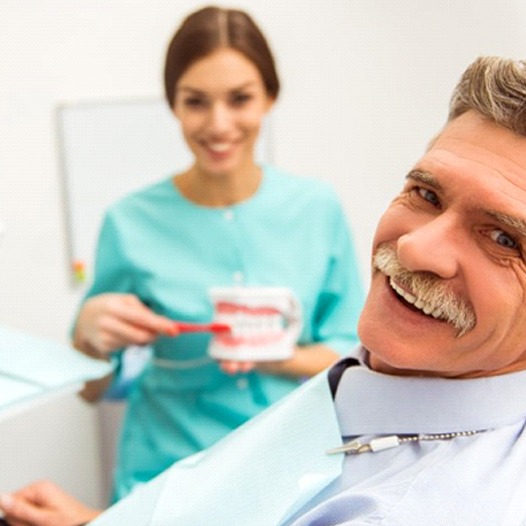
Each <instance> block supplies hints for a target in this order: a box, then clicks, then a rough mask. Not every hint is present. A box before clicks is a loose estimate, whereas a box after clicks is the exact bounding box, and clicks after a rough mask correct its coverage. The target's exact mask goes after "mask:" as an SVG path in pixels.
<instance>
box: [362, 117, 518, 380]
mask: <svg viewBox="0 0 526 526" xmlns="http://www.w3.org/2000/svg"><path fill="white" fill-rule="evenodd" d="M378 254H381V255H382V257H381V258H377V265H374V264H373V275H372V280H371V289H370V292H369V295H368V297H367V301H366V304H365V308H364V310H363V313H362V316H361V319H360V323H359V334H360V338H361V340H362V342H363V344H364V346H365V347H366V348H367V349H368V350H369V351H370V353H371V354H370V364H371V366H372V367H373V369H375V370H378V371H384V372H389V373H394V374H430V375H438V376H446V377H473V376H488V375H494V374H502V373H505V372H510V371H514V370H520V369H526V301H525V298H526V138H524V137H519V136H517V135H515V134H514V133H512V132H511V131H509V130H507V129H505V128H502V127H500V126H497V125H496V124H493V123H490V122H489V121H486V120H484V119H483V118H482V117H481V116H479V115H478V114H476V113H474V112H468V113H465V114H464V115H462V116H460V117H459V118H457V119H455V120H454V121H453V122H451V123H449V124H448V125H447V127H446V128H445V129H444V130H443V132H442V133H441V134H440V136H439V137H438V139H437V140H436V141H435V142H434V144H433V145H432V146H431V147H430V149H429V150H428V151H427V153H426V154H425V155H424V156H423V158H422V159H421V160H420V161H419V162H418V163H417V164H416V166H415V167H414V168H413V169H412V170H411V172H410V173H409V175H408V176H407V180H406V184H405V187H404V189H403V190H402V192H401V194H400V195H399V196H398V197H397V198H396V199H395V200H394V201H393V202H392V203H391V205H390V206H389V208H388V209H387V211H386V212H385V214H384V215H383V216H382V218H381V220H380V223H379V225H378V228H377V231H376V235H375V238H374V242H373V260H374V259H375V255H378ZM378 266H379V267H380V268H381V269H382V270H379V268H378ZM404 298H405V299H404ZM445 305H447V306H448V309H449V310H448V311H446V310H445V308H444V306H445ZM424 311H425V312H428V314H426V313H425V312H424Z"/></svg>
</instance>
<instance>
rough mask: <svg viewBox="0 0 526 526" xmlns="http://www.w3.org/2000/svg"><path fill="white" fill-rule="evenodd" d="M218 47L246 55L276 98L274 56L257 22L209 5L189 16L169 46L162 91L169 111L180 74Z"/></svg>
mask: <svg viewBox="0 0 526 526" xmlns="http://www.w3.org/2000/svg"><path fill="white" fill-rule="evenodd" d="M220 48H231V49H235V50H237V51H239V52H240V53H242V54H243V55H245V56H246V57H247V58H248V59H249V60H250V61H251V62H252V63H253V64H254V65H255V66H256V67H257V69H258V71H259V72H260V74H261V77H262V79H263V83H264V85H265V88H266V91H267V94H268V95H269V96H270V97H271V98H273V99H276V98H277V96H278V93H279V87H280V86H279V79H278V75H277V71H276V65H275V62H274V57H273V56H272V52H271V50H270V48H269V45H268V43H267V40H266V39H265V37H264V35H263V33H262V32H261V30H260V29H259V28H258V26H257V25H256V23H255V22H254V21H253V20H252V18H251V17H250V16H249V15H248V14H247V13H245V12H243V11H239V10H236V9H223V8H220V7H215V6H208V7H204V8H202V9H200V10H198V11H195V12H194V13H192V14H191V15H189V16H188V17H187V18H186V19H185V20H184V21H183V23H182V24H181V26H180V27H179V29H178V30H177V31H176V33H175V35H174V36H173V38H172V40H171V42H170V43H169V45H168V51H167V53H166V61H165V67H164V89H165V96H166V99H167V101H168V104H169V105H170V107H171V108H173V106H174V102H175V91H176V87H177V82H178V81H179V78H180V77H181V75H183V73H184V72H185V71H186V70H187V69H188V68H189V67H190V66H191V65H192V64H193V63H194V62H195V61H197V60H199V59H201V58H204V57H206V56H207V55H209V54H210V53H212V52H213V51H215V50H217V49H220Z"/></svg>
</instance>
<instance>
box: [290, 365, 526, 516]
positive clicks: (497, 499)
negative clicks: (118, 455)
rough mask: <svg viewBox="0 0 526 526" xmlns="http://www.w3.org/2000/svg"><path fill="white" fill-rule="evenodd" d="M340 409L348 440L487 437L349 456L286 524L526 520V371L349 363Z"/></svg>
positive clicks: (338, 396) (340, 390)
mask: <svg viewBox="0 0 526 526" xmlns="http://www.w3.org/2000/svg"><path fill="white" fill-rule="evenodd" d="M335 408H336V413H337V416H338V422H339V425H340V429H341V432H342V436H343V438H344V442H347V441H349V440H351V439H354V438H356V437H359V439H360V441H361V442H364V443H367V442H369V441H370V440H373V439H375V438H378V437H380V436H387V435H418V434H440V433H454V432H465V431H477V432H478V431H480V433H477V434H474V435H471V436H460V437H455V438H452V439H449V440H430V441H418V442H409V443H404V444H400V445H399V446H398V447H394V448H391V449H386V450H383V451H379V452H365V453H360V454H355V455H347V456H346V457H345V459H344V466H343V471H342V474H341V475H340V476H339V477H338V478H337V479H336V480H335V481H333V482H332V483H331V484H330V485H329V486H328V487H327V488H325V490H323V491H322V492H321V493H319V494H318V495H317V497H316V498H315V499H314V500H312V501H310V502H309V503H308V504H307V505H306V506H304V508H303V509H302V510H300V512H298V513H296V514H295V516H294V517H293V519H292V520H289V521H286V522H285V523H284V524H286V525H287V526H289V525H291V526H315V525H316V526H336V525H339V526H343V525H353V526H359V525H366V524H367V525H371V524H377V525H384V526H387V525H388V526H395V525H396V526H398V525H400V526H402V525H403V526H411V525H414V526H423V525H425V526H455V525H458V526H470V525H473V526H485V525H488V526H497V525H498V526H516V525H517V526H518V525H526V433H524V432H523V431H524V424H525V419H526V371H522V372H519V373H513V374H506V375H501V376H495V377H490V378H479V379H469V380H454V379H444V378H428V377H401V376H400V377H397V376H390V375H384V374H380V373H376V372H374V371H371V370H370V369H368V368H367V367H365V366H355V367H349V368H348V369H346V370H345V372H344V373H343V375H342V378H341V380H340V383H339V384H338V389H337V392H336V398H335ZM335 446H337V444H335Z"/></svg>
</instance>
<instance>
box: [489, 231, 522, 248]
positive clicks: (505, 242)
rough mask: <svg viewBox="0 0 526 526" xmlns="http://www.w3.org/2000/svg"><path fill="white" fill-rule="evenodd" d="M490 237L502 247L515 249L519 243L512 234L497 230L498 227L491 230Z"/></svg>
mask: <svg viewBox="0 0 526 526" xmlns="http://www.w3.org/2000/svg"><path fill="white" fill-rule="evenodd" d="M490 237H491V239H493V241H495V242H496V243H498V244H499V245H500V246H502V247H504V248H511V249H516V248H518V247H519V244H518V243H517V241H516V240H515V238H513V237H512V236H510V235H509V234H507V233H506V232H504V231H503V230H499V229H496V230H493V231H492V232H491V235H490Z"/></svg>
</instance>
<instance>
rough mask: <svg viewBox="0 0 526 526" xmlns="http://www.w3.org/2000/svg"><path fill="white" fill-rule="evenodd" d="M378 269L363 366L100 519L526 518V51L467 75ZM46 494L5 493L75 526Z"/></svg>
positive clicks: (327, 379)
mask: <svg viewBox="0 0 526 526" xmlns="http://www.w3.org/2000/svg"><path fill="white" fill-rule="evenodd" d="M372 263H373V272H372V280H371V288H370V291H369V294H368V298H367V301H366V304H365V307H364V310H363V313H362V316H361V319H360V324H359V334H360V338H361V341H362V347H361V348H360V349H359V351H358V355H357V356H358V359H354V358H349V359H347V360H344V361H343V362H340V363H339V364H337V365H336V366H335V367H333V368H332V369H331V370H330V371H329V372H328V375H327V374H323V373H322V374H321V375H319V376H318V377H316V378H314V379H313V380H311V381H310V382H308V383H307V384H305V385H304V386H303V387H302V388H301V389H300V390H298V391H297V392H295V393H293V394H292V395H291V396H290V397H289V398H287V399H286V400H285V401H283V402H282V403H280V404H278V405H277V406H276V407H275V408H272V409H271V410H270V411H268V412H267V413H265V414H264V415H261V416H260V417H258V418H256V419H255V420H253V421H251V422H249V423H248V424H247V425H245V426H243V427H242V428H241V429H240V430H239V431H237V432H235V433H233V434H232V435H230V436H229V437H227V438H226V439H225V440H224V441H222V442H220V443H219V444H218V445H217V446H214V447H213V448H212V449H211V450H208V451H207V452H205V453H204V454H200V455H198V456H197V457H195V458H192V459H189V460H188V461H183V462H182V463H179V464H176V465H174V466H173V467H172V468H170V469H169V470H168V471H167V472H165V474H163V475H161V476H160V477H159V478H158V479H155V480H154V481H152V482H151V483H149V484H147V485H145V486H144V487H141V488H139V489H138V490H136V492H134V493H133V494H132V495H130V497H128V498H127V499H124V500H123V501H122V502H120V503H119V504H117V505H116V506H115V507H113V508H110V509H109V510H108V511H106V512H105V513H103V514H102V515H101V516H100V517H98V518H97V519H96V520H95V521H94V522H93V524H94V525H112V524H113V525H116V524H130V525H132V524H133V525H138V526H139V525H148V524H152V525H164V524H171V525H175V526H177V525H181V526H194V525H195V526H198V525H199V526H201V525H203V524H207V525H217V526H224V525H227V524H228V525H229V526H237V525H239V526H244V525H247V524H250V525H251V526H254V525H261V526H264V525H267V526H274V525H282V526H284V525H286V526H314V525H323V526H329V525H351V524H352V525H362V524H383V525H390V526H391V525H404V526H407V525H415V526H417V525H418V526H421V525H422V524H426V525H436V526H444V525H446V524H447V525H448V526H451V525H462V526H465V525H477V526H480V525H492V526H493V525H496V524H498V525H504V526H508V525H510V526H511V525H519V524H525V523H526V522H525V521H526V499H525V498H524V495H526V476H525V475H524V473H525V471H526V437H525V436H524V435H523V430H524V426H525V422H526V308H525V307H526V306H525V296H526V62H517V61H511V60H506V59H501V58H496V57H482V58H480V59H478V60H476V61H475V62H474V63H473V64H472V65H471V66H470V67H469V68H468V69H467V70H466V72H465V73H464V75H463V77H462V78H461V80H460V83H459V84H458V86H457V87H456V89H455V91H454V93H453V97H452V100H451V106H450V114H449V119H448V122H447V124H446V126H445V127H444V128H443V129H442V131H441V132H440V133H439V135H438V136H437V137H436V138H434V140H433V141H432V143H431V144H430V146H429V148H428V150H427V152H426V153H425V154H424V156H423V157H422V158H421V159H420V160H419V161H418V162H417V163H416V164H415V165H414V167H413V168H412V169H411V170H410V171H409V173H408V174H407V176H406V181H405V186H404V188H403V190H402V192H401V193H400V195H398V197H396V198H395V199H394V201H393V202H392V203H391V205H390V206H389V208H388V210H387V211H386V212H385V214H384V215H383V217H382V218H381V220H380V223H379V225H378V229H377V231H376V235H375V238H374V242H373V258H372ZM282 424H283V425H282ZM42 487H47V491H48V492H49V491H51V494H53V491H55V490H56V491H58V490H57V489H56V488H54V487H53V486H49V485H47V486H46V485H41V484H37V485H35V486H33V487H31V489H28V488H26V489H25V490H21V491H20V492H18V493H14V494H13V495H11V496H10V497H9V498H7V499H4V500H3V502H4V504H3V507H4V509H5V510H6V515H7V516H8V518H9V520H11V521H12V524H14V525H18V524H36V525H40V526H44V525H48V524H49V525H51V524H53V525H54V526H72V525H73V524H74V522H73V517H72V516H71V515H69V516H68V517H66V516H65V515H61V513H63V512H64V511H65V509H66V508H67V509H68V510H69V511H71V509H72V507H73V506H77V505H78V503H72V502H68V503H66V505H65V506H62V504H61V502H62V498H63V497H61V496H59V497H56V498H55V497H51V498H50V497H46V498H43V497H42V496H39V497H38V498H37V497H36V495H37V493H38V492H39V491H41V490H42ZM31 492H33V494H31ZM35 492H36V493H35ZM64 498H65V497H64ZM50 510H51V511H50ZM81 512H83V513H84V515H83V514H82V513H81ZM24 513H30V514H29V515H24ZM39 513H40V514H41V515H40V516H39ZM45 513H55V515H48V516H47V517H48V518H47V519H46V520H48V522H44V519H40V518H39V517H44V514H45ZM86 513H88V515H86ZM93 513H95V512H93ZM24 516H25V517H28V518H29V521H28V522H27V523H26V522H16V520H17V518H20V519H23V518H24ZM49 517H52V518H54V520H55V522H49V520H50V519H49ZM64 517H66V518H64ZM77 517H78V518H79V521H78V522H81V521H82V520H85V519H86V518H88V519H89V518H90V516H89V510H85V509H82V508H81V509H80V511H79V514H78V515H76V516H75V518H77Z"/></svg>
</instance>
